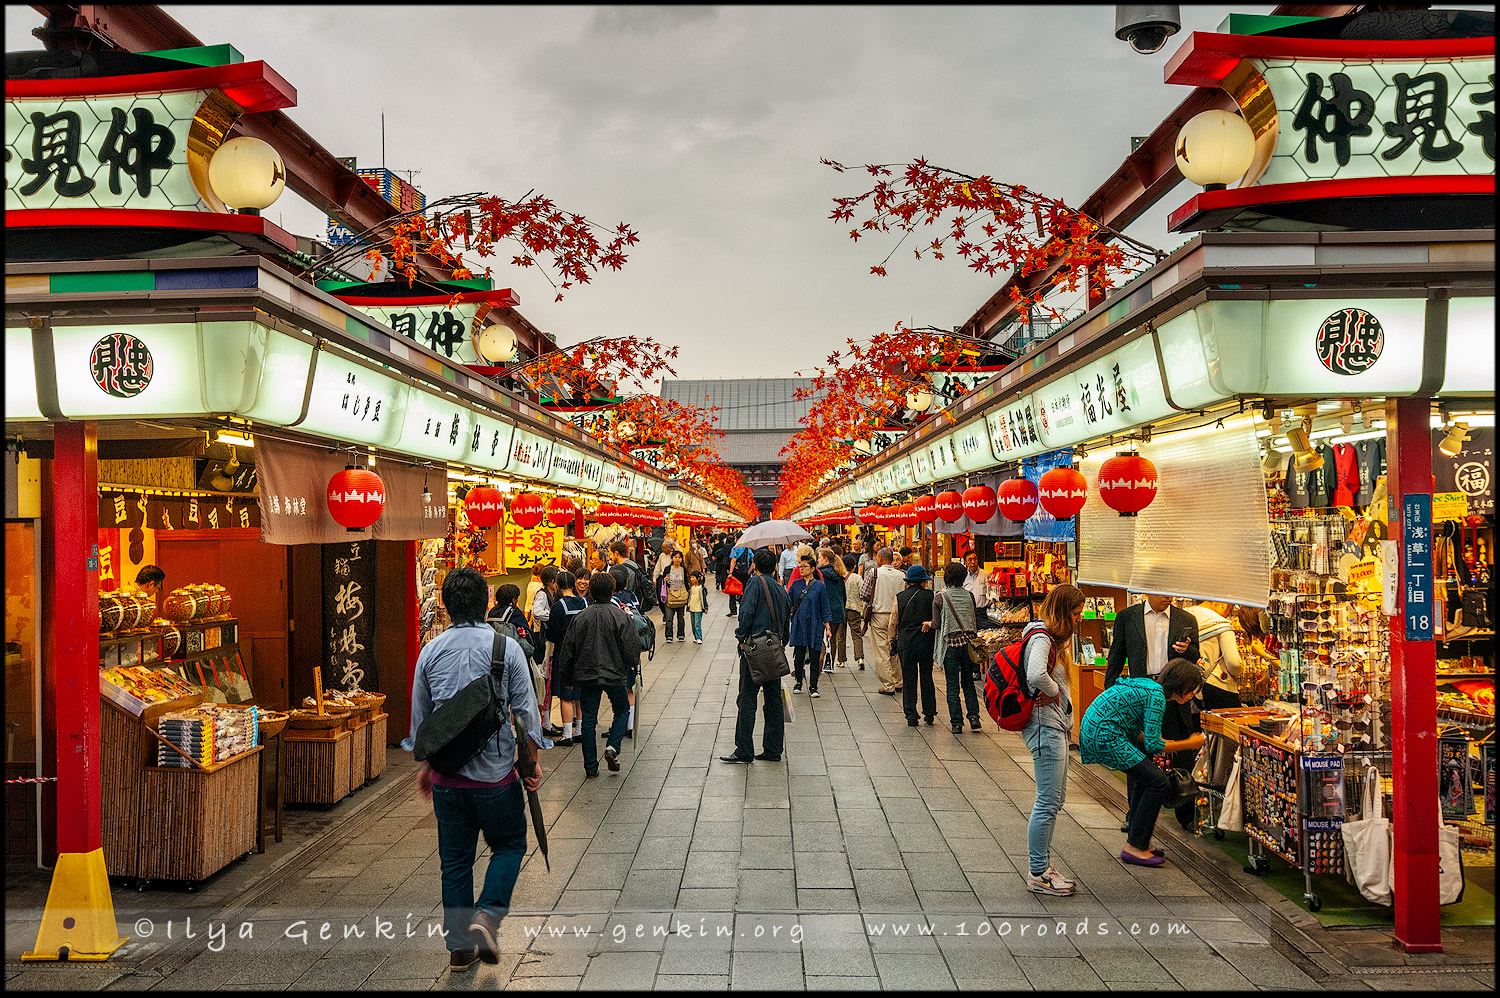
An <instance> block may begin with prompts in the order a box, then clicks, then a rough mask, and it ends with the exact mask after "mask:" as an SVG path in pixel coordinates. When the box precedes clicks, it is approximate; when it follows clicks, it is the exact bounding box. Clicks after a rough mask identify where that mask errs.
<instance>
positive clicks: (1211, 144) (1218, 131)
mask: <svg viewBox="0 0 1500 998" xmlns="http://www.w3.org/2000/svg"><path fill="white" fill-rule="evenodd" d="M1254 158H1255V133H1254V132H1252V131H1251V130H1250V125H1249V124H1248V123H1247V122H1246V121H1245V119H1244V118H1242V117H1240V116H1239V115H1238V114H1234V113H1232V112H1229V111H1204V112H1203V113H1202V114H1196V115H1194V116H1193V117H1192V118H1190V119H1188V123H1187V124H1185V125H1183V126H1182V130H1181V131H1179V132H1178V133H1177V169H1179V170H1181V171H1182V175H1183V176H1184V177H1186V178H1187V179H1189V180H1191V181H1192V182H1193V183H1195V184H1197V185H1199V186H1200V187H1223V186H1225V185H1227V184H1232V183H1234V182H1235V181H1236V180H1238V179H1240V178H1241V177H1243V176H1244V175H1245V171H1246V170H1248V169H1250V162H1251V160H1253V159H1254Z"/></svg>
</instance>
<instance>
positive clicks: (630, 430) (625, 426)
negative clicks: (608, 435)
mask: <svg viewBox="0 0 1500 998" xmlns="http://www.w3.org/2000/svg"><path fill="white" fill-rule="evenodd" d="M615 436H616V437H618V438H619V439H621V440H629V439H630V438H631V437H634V436H635V424H634V423H632V422H631V421H630V420H628V419H625V420H621V421H620V425H618V426H616V427H615Z"/></svg>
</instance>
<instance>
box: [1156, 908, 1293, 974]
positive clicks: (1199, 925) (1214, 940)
mask: <svg viewBox="0 0 1500 998" xmlns="http://www.w3.org/2000/svg"><path fill="white" fill-rule="evenodd" d="M1167 907H1168V908H1170V909H1172V912H1173V914H1176V915H1177V916H1178V917H1179V918H1181V917H1182V916H1181V913H1180V912H1179V911H1178V908H1177V905H1175V904H1172V903H1170V902H1168V903H1167ZM1186 922H1187V927H1188V928H1189V929H1191V930H1192V931H1193V935H1195V936H1197V937H1198V938H1199V939H1202V940H1203V941H1204V942H1206V943H1208V944H1209V945H1210V946H1213V947H1214V948H1216V949H1217V948H1218V946H1219V944H1220V943H1248V944H1250V945H1253V946H1269V945H1270V944H1271V941H1270V940H1269V939H1267V938H1266V937H1265V936H1263V935H1261V933H1260V932H1258V931H1257V930H1256V929H1255V928H1253V927H1252V926H1249V925H1246V924H1245V923H1244V922H1242V921H1240V920H1239V919H1237V918H1235V919H1212V920H1208V919H1201V918H1192V919H1186ZM1220 952H1222V950H1221V951H1220ZM1231 962H1233V961H1231Z"/></svg>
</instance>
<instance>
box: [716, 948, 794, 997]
mask: <svg viewBox="0 0 1500 998" xmlns="http://www.w3.org/2000/svg"><path fill="white" fill-rule="evenodd" d="M804 983H805V982H804V980H803V976H802V954H801V953H797V952H792V953H766V952H757V951H745V950H740V949H738V948H736V949H735V951H734V953H733V954H732V955H731V959H730V967H729V987H730V990H733V991H751V990H755V991H762V990H763V991H800V990H802V988H803V987H804Z"/></svg>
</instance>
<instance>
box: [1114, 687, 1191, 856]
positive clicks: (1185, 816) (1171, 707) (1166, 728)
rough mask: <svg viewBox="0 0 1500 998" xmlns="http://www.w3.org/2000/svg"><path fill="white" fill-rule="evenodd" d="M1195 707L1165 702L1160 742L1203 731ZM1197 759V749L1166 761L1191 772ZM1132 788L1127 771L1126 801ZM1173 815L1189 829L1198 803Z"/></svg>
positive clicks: (1126, 819)
mask: <svg viewBox="0 0 1500 998" xmlns="http://www.w3.org/2000/svg"><path fill="white" fill-rule="evenodd" d="M1196 706H1197V704H1196V702H1193V703H1177V702H1176V701H1175V700H1168V701H1167V706H1166V709H1165V710H1163V711H1162V715H1161V737H1162V741H1168V742H1171V741H1178V740H1179V739H1183V738H1186V737H1187V736H1188V735H1191V734H1193V733H1194V732H1195V731H1202V730H1203V726H1202V724H1201V722H1200V721H1199V720H1198V711H1197V710H1195V709H1194V708H1195V707H1196ZM1197 758H1198V750H1197V749H1186V750H1184V751H1182V752H1174V753H1173V754H1172V756H1171V758H1170V759H1169V760H1168V761H1169V762H1171V764H1172V767H1173V768H1174V769H1185V770H1187V771H1189V772H1191V771H1192V769H1193V763H1194V762H1195V761H1196V760H1197ZM1133 786H1134V784H1133V783H1132V777H1131V775H1130V773H1129V772H1128V771H1127V772H1126V773H1125V797H1126V799H1127V800H1134V799H1135V798H1134V797H1132V796H1131V794H1132V793H1133V792H1134V791H1133V789H1132V788H1133ZM1173 813H1174V814H1175V815H1176V816H1177V823H1178V824H1179V825H1181V826H1182V827H1183V828H1185V829H1191V828H1192V827H1193V824H1194V822H1195V820H1196V819H1197V817H1198V803H1197V802H1196V801H1188V802H1187V803H1186V804H1184V805H1182V806H1181V807H1179V808H1178V809H1177V810H1176V811H1175V812H1173ZM1125 823H1126V824H1129V823H1130V816H1129V815H1128V814H1127V815H1126V817H1125Z"/></svg>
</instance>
